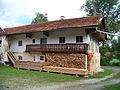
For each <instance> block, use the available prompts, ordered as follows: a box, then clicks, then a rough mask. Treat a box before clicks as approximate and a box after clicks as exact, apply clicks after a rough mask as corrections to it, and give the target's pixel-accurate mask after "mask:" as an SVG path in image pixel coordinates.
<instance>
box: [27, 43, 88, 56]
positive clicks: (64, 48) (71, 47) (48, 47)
mask: <svg viewBox="0 0 120 90" xmlns="http://www.w3.org/2000/svg"><path fill="white" fill-rule="evenodd" d="M87 50H88V44H86V43H81V44H32V45H26V52H70V53H72V52H79V53H85V54H86V53H87Z"/></svg>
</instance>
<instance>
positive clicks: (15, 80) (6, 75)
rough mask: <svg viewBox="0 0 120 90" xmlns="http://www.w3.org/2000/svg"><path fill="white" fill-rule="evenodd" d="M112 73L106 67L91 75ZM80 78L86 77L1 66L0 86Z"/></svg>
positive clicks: (96, 76)
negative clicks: (102, 70) (102, 71)
mask: <svg viewBox="0 0 120 90" xmlns="http://www.w3.org/2000/svg"><path fill="white" fill-rule="evenodd" d="M111 73H112V71H111V70H107V69H106V70H105V72H104V73H99V74H95V75H93V76H91V77H92V78H100V77H105V76H107V75H110V74H111ZM91 77H90V78H91ZM80 79H84V78H83V77H78V76H75V75H67V74H57V73H48V72H40V71H29V70H21V69H20V70H18V69H15V68H13V67H10V66H2V67H0V88H1V87H2V88H4V87H6V88H7V87H9V88H10V87H12V88H14V87H26V86H33V85H38V86H43V85H46V84H49V85H50V84H54V83H61V82H72V81H75V80H80ZM88 79H89V78H88ZM0 90H1V89H0ZM2 90H4V89H2Z"/></svg>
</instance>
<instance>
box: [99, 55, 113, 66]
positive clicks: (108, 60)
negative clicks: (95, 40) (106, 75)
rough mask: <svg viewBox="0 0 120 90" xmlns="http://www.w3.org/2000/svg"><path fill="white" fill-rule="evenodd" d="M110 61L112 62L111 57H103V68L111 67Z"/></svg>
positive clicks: (101, 61)
mask: <svg viewBox="0 0 120 90" xmlns="http://www.w3.org/2000/svg"><path fill="white" fill-rule="evenodd" d="M110 60H111V57H106V56H101V60H100V64H101V65H103V66H108V65H110V63H109V62H110Z"/></svg>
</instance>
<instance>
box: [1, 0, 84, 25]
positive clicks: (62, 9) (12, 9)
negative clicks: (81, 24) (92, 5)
mask: <svg viewBox="0 0 120 90" xmlns="http://www.w3.org/2000/svg"><path fill="white" fill-rule="evenodd" d="M84 2H85V0H0V24H1V25H0V26H2V27H5V26H11V25H12V24H13V25H14V26H15V25H22V24H29V23H31V20H32V19H33V18H34V17H35V13H36V12H40V13H44V14H45V13H47V14H48V19H49V20H56V19H60V16H65V18H75V17H81V16H83V15H84V12H80V6H81V5H82V4H83V3H84ZM1 22H4V25H3V24H2V23H1ZM5 23H6V24H5Z"/></svg>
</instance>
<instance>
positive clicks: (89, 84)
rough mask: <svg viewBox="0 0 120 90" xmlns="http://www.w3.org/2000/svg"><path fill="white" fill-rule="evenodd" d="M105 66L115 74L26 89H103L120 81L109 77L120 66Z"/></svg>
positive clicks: (117, 70) (116, 71)
mask: <svg viewBox="0 0 120 90" xmlns="http://www.w3.org/2000/svg"><path fill="white" fill-rule="evenodd" d="M105 68H108V69H112V71H113V74H111V75H110V76H106V77H105V78H100V79H88V80H79V81H75V82H66V83H61V84H56V85H51V86H43V87H29V88H26V89H25V90H101V89H102V88H103V87H104V86H105V85H112V84H116V83H120V79H109V78H111V77H113V76H114V75H116V74H117V73H118V72H120V68H115V67H105ZM107 79H108V80H107ZM103 81H104V82H103Z"/></svg>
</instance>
